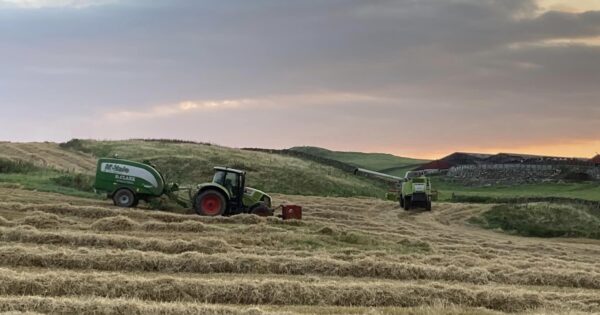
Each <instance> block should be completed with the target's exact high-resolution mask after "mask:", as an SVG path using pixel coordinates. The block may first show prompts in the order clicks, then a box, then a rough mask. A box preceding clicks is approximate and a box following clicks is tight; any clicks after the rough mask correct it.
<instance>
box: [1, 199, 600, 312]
mask: <svg viewBox="0 0 600 315" xmlns="http://www.w3.org/2000/svg"><path fill="white" fill-rule="evenodd" d="M275 197H276V202H290V203H296V204H301V205H303V206H304V215H305V219H304V220H303V221H302V222H287V223H286V222H281V221H280V220H276V219H272V218H271V219H263V218H257V217H253V216H237V217H231V218H202V217H198V216H194V215H191V216H190V215H179V214H171V213H165V212H157V211H151V210H141V209H140V210H123V209H117V208H113V207H111V206H110V205H109V203H108V202H101V201H94V200H85V199H78V198H71V197H65V196H60V195H54V194H45V193H36V192H28V191H23V190H13V189H5V188H0V216H1V217H2V218H1V219H0V269H1V270H2V272H1V277H0V278H1V281H0V300H2V302H1V303H0V311H13V310H15V311H37V312H43V313H56V312H71V313H73V312H75V313H77V312H84V311H86V310H90V309H91V308H93V309H94V310H95V311H97V312H98V313H117V312H126V313H162V314H179V313H185V312H187V313H190V314H192V313H195V312H196V313H197V312H210V313H221V314H238V313H248V314H260V313H269V312H275V313H278V312H280V311H282V310H285V311H287V312H290V313H327V314H338V313H339V314H345V313H350V312H353V313H365V312H371V313H375V314H377V313H383V314H405V313H411V312H412V313H411V314H436V313H440V312H441V313H452V314H458V313H463V312H470V313H473V314H477V313H481V312H484V309H483V308H486V309H487V311H485V312H488V313H492V312H493V311H499V312H541V313H553V312H554V313H565V312H567V311H570V312H600V294H598V292H599V290H600V263H599V262H598V257H600V243H599V242H598V241H592V240H582V239H537V238H522V237H517V236H511V235H506V234H502V233H497V232H494V231H486V230H481V229H479V228H476V227H471V226H468V225H467V224H466V223H465V220H467V219H468V218H469V217H470V216H472V215H474V214H476V213H478V212H480V211H483V210H485V209H486V207H487V206H480V205H463V204H436V205H435V206H434V207H435V208H434V211H433V212H432V213H428V212H405V211H403V210H401V209H399V208H398V207H397V206H396V205H395V204H394V203H390V202H385V201H380V200H374V199H359V198H324V197H301V196H284V195H276V196H275ZM17 296H27V298H17ZM197 302H200V303H201V304H195V303H197Z"/></svg>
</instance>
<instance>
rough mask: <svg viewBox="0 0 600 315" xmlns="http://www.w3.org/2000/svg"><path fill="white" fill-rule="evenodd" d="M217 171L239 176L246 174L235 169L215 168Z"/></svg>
mask: <svg viewBox="0 0 600 315" xmlns="http://www.w3.org/2000/svg"><path fill="white" fill-rule="evenodd" d="M215 171H224V172H230V173H237V174H246V172H245V171H241V170H236V169H235V168H229V167H222V166H216V167H215Z"/></svg>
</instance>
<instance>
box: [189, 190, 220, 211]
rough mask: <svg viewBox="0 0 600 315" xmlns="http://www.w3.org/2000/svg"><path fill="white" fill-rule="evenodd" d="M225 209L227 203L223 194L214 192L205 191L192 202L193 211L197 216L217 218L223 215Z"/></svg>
mask: <svg viewBox="0 0 600 315" xmlns="http://www.w3.org/2000/svg"><path fill="white" fill-rule="evenodd" d="M226 208H227V201H226V200H225V197H223V194H221V193H220V192H218V191H216V190H212V189H209V190H206V191H203V192H201V193H199V194H198V195H196V198H195V200H194V210H195V211H196V213H197V214H199V215H203V216H210V217H214V216H218V215H223V213H225V209H226Z"/></svg>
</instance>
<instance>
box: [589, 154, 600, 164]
mask: <svg viewBox="0 0 600 315" xmlns="http://www.w3.org/2000/svg"><path fill="white" fill-rule="evenodd" d="M590 161H591V162H592V163H594V165H596V166H600V154H598V155H596V156H594V157H593V158H592V159H591V160H590Z"/></svg>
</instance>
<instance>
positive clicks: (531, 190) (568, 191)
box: [432, 176, 600, 201]
mask: <svg viewBox="0 0 600 315" xmlns="http://www.w3.org/2000/svg"><path fill="white" fill-rule="evenodd" d="M432 183H433V187H434V188H435V189H437V190H438V192H439V194H440V195H439V198H440V200H446V201H449V200H451V199H452V194H453V193H454V194H457V195H461V196H478V197H489V198H490V199H493V198H496V199H510V198H521V197H561V198H574V199H585V200H593V201H600V183H598V182H571V183H541V184H526V185H514V186H489V187H471V186H464V185H461V184H457V183H452V182H449V181H446V180H444V179H443V178H442V177H437V176H435V177H433V178H432Z"/></svg>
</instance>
